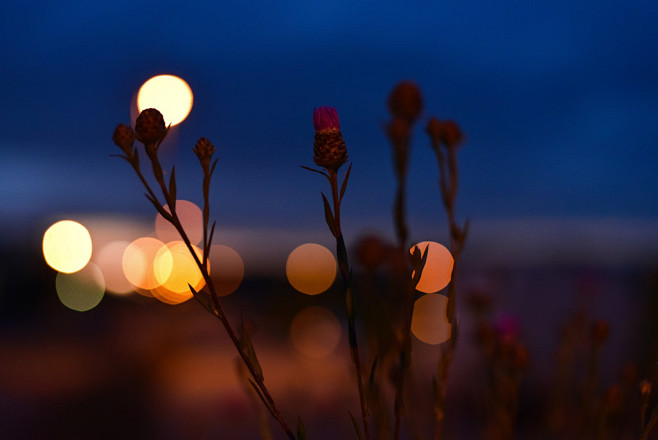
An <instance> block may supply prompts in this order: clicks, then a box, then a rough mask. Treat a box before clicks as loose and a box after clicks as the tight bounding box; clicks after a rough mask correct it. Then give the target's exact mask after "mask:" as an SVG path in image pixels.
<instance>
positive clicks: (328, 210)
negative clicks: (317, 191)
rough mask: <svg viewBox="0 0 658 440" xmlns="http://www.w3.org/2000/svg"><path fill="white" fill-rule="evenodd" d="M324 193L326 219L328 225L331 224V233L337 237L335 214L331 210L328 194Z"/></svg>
mask: <svg viewBox="0 0 658 440" xmlns="http://www.w3.org/2000/svg"><path fill="white" fill-rule="evenodd" d="M321 194H322V202H323V203H324V219H325V221H326V222H327V226H329V230H330V231H331V234H332V235H333V236H334V237H336V220H335V219H334V215H333V213H332V212H331V205H329V200H327V196H325V195H324V193H321Z"/></svg>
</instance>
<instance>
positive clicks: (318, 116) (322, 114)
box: [313, 106, 340, 131]
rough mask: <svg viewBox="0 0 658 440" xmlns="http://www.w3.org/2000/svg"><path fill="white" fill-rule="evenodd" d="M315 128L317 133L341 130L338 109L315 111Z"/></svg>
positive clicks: (317, 109)
mask: <svg viewBox="0 0 658 440" xmlns="http://www.w3.org/2000/svg"><path fill="white" fill-rule="evenodd" d="M313 127H315V131H325V130H340V123H339V122H338V112H337V111H336V109H335V108H333V107H327V106H324V107H318V108H315V109H313Z"/></svg>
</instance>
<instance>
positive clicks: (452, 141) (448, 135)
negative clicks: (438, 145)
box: [441, 121, 464, 148]
mask: <svg viewBox="0 0 658 440" xmlns="http://www.w3.org/2000/svg"><path fill="white" fill-rule="evenodd" d="M442 127H443V130H442V133H441V140H442V141H443V143H444V144H446V145H447V146H448V147H450V148H452V147H456V146H457V145H459V144H460V143H461V142H462V140H463V137H464V136H463V135H462V131H461V129H460V128H459V125H457V123H456V122H455V121H443V123H442Z"/></svg>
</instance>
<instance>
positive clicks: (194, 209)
mask: <svg viewBox="0 0 658 440" xmlns="http://www.w3.org/2000/svg"><path fill="white" fill-rule="evenodd" d="M164 209H165V210H166V211H167V212H170V211H169V206H168V205H165V206H164ZM176 214H177V215H178V218H179V219H180V222H181V224H182V225H183V229H184V230H185V232H186V233H187V237H188V238H189V239H190V242H191V243H192V244H197V245H198V244H199V243H201V240H203V214H202V212H201V208H199V207H198V206H197V205H196V204H195V203H193V202H189V201H187V200H176ZM155 235H157V237H158V238H159V239H160V240H162V241H163V242H165V243H169V242H170V241H179V240H180V239H181V238H180V234H179V233H178V231H177V230H176V228H175V227H174V226H173V225H172V224H171V223H169V222H168V221H167V220H165V218H164V217H163V216H161V215H160V214H158V215H157V217H156V218H155Z"/></svg>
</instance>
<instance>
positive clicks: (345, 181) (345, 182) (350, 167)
mask: <svg viewBox="0 0 658 440" xmlns="http://www.w3.org/2000/svg"><path fill="white" fill-rule="evenodd" d="M350 171H352V163H350V166H349V167H347V172H346V173H345V178H344V179H343V184H342V185H341V187H340V197H339V198H338V200H339V201H342V200H343V195H345V190H346V189H347V179H349V178H350Z"/></svg>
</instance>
